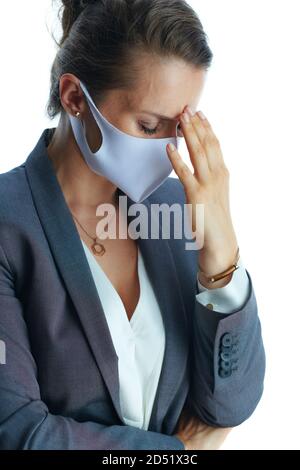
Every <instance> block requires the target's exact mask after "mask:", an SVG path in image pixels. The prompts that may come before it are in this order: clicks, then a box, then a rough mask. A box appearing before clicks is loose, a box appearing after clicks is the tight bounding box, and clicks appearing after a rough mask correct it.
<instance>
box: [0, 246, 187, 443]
mask: <svg viewBox="0 0 300 470" xmlns="http://www.w3.org/2000/svg"><path fill="white" fill-rule="evenodd" d="M0 340H1V345H5V355H6V357H5V361H4V360H2V361H0V450H20V449H51V450H54V449H55V450H56V449H57V450H60V449H68V450H77V449H78V450H79V449H86V450H89V449H96V450H98V449H104V450H105V449H110V450H118V449H120V450H125V449H175V450H177V449H178V450H184V444H183V442H182V441H181V440H180V439H178V438H177V437H175V436H169V435H165V434H161V433H156V432H152V431H146V430H142V429H139V428H136V427H133V426H127V425H113V426H106V425H101V424H99V423H96V422H91V421H89V422H78V421H76V420H75V419H73V418H69V417H65V416H59V415H53V414H51V413H50V412H49V409H48V407H47V405H46V404H45V403H44V402H43V401H42V400H41V396H40V391H39V384H38V381H37V367H36V363H35V360H34V357H33V355H32V353H31V350H30V344H29V339H28V331H27V327H26V323H25V321H24V316H23V311H22V304H21V302H20V300H19V299H18V298H17V297H16V296H15V292H14V282H13V275H12V272H11V270H10V267H9V263H8V260H7V258H6V256H5V254H4V251H3V249H2V248H1V245H0ZM3 351H4V348H2V352H3ZM2 359H4V358H2Z"/></svg>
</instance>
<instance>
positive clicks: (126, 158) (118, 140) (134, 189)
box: [69, 81, 183, 202]
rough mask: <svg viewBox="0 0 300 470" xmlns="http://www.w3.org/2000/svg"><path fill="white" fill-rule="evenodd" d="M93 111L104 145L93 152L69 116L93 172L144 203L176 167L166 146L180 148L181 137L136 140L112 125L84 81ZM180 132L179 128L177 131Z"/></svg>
mask: <svg viewBox="0 0 300 470" xmlns="http://www.w3.org/2000/svg"><path fill="white" fill-rule="evenodd" d="M80 86H81V88H82V91H83V92H84V94H85V96H86V98H87V102H88V105H89V108H90V110H91V112H92V114H93V116H94V118H95V121H96V123H97V125H98V127H99V129H100V131H101V134H102V143H101V146H100V148H99V149H98V150H97V151H96V152H92V151H91V149H90V147H89V145H88V142H87V139H86V134H85V128H84V127H85V126H84V124H83V123H82V121H81V120H80V119H78V118H76V117H74V116H72V115H70V114H69V118H70V121H71V126H72V129H73V133H74V137H75V140H76V142H77V144H78V147H79V148H80V150H81V153H82V155H83V157H84V159H85V161H86V163H87V164H88V166H89V167H90V169H91V170H92V171H94V172H95V173H97V174H99V175H103V176H105V177H106V178H107V179H108V180H110V181H111V182H112V183H114V184H115V185H116V186H117V187H119V188H120V189H121V190H122V191H123V192H124V193H125V194H127V195H128V196H129V197H130V198H131V199H132V200H133V201H134V202H142V201H143V200H144V199H145V198H146V197H148V196H149V195H150V194H151V193H152V192H153V191H155V190H156V189H157V188H158V187H159V186H160V185H161V184H162V183H163V182H164V181H165V180H166V179H167V177H168V176H169V174H170V173H171V171H172V170H173V167H172V165H171V163H170V160H169V157H168V155H167V150H166V145H167V144H168V143H169V142H171V143H173V144H174V145H175V147H177V148H178V146H179V142H180V140H179V139H182V138H183V137H181V136H178V135H177V136H176V137H168V138H163V139H152V138H151V139H150V138H142V137H134V136H132V135H129V134H126V133H125V132H122V131H121V130H120V129H117V128H116V127H114V126H113V125H112V124H111V123H110V122H108V121H107V120H106V119H105V117H104V116H103V115H102V114H101V113H100V111H99V110H98V108H97V107H96V105H95V103H94V101H93V100H92V98H91V96H90V94H89V92H88V90H87V88H86V86H85V85H84V84H83V83H82V82H81V81H80ZM176 130H177V127H176Z"/></svg>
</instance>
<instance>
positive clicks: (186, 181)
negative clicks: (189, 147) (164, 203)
mask: <svg viewBox="0 0 300 470" xmlns="http://www.w3.org/2000/svg"><path fill="white" fill-rule="evenodd" d="M167 154H168V157H169V159H170V161H171V164H172V166H173V168H174V171H175V173H176V175H177V176H178V178H179V179H180V181H181V183H182V184H183V186H184V188H185V189H186V191H189V190H191V189H192V188H193V187H194V185H195V177H194V175H193V173H192V172H191V170H190V169H189V167H188V166H187V165H186V163H185V162H184V161H183V160H182V158H181V156H180V154H179V152H178V150H177V149H176V147H175V146H173V147H172V145H171V146H170V145H169V144H168V145H167Z"/></svg>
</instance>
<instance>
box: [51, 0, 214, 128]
mask: <svg viewBox="0 0 300 470" xmlns="http://www.w3.org/2000/svg"><path fill="white" fill-rule="evenodd" d="M61 3H62V5H61V7H60V9H59V18H60V19H61V21H62V28H63V35H62V38H61V40H60V41H59V43H57V42H56V41H55V42H56V44H57V45H58V46H59V50H58V52H57V54H56V57H55V60H54V62H53V65H52V68H51V79H50V82H51V88H50V96H49V100H48V103H47V114H48V116H49V117H50V119H53V118H54V117H55V116H56V115H57V114H58V113H59V112H64V109H63V107H62V105H61V102H60V97H59V80H60V77H61V75H63V74H64V73H72V74H74V75H76V76H77V77H78V78H79V79H80V80H82V81H83V82H84V83H85V84H86V86H87V88H88V90H89V92H90V94H91V96H92V97H93V99H94V100H100V101H101V100H102V99H103V98H104V96H105V91H106V90H109V89H118V88H119V89H120V88H132V87H134V84H135V81H136V80H137V77H138V68H137V61H135V59H136V57H141V56H142V54H145V53H147V54H151V55H152V56H155V57H158V58H165V57H167V58H174V57H175V58H179V59H182V60H184V61H186V62H187V63H188V64H191V65H193V66H195V67H200V68H203V69H205V70H207V69H208V67H209V66H210V64H211V61H212V57H213V54H212V52H211V50H210V48H209V46H208V43H207V37H206V34H205V32H204V30H203V27H202V24H201V22H200V20H199V18H198V16H197V14H196V13H195V11H194V10H193V9H192V8H191V6H189V5H188V4H187V2H186V1H185V0H61ZM61 11H62V15H61Z"/></svg>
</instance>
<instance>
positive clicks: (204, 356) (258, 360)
mask: <svg viewBox="0 0 300 470" xmlns="http://www.w3.org/2000/svg"><path fill="white" fill-rule="evenodd" d="M246 273H247V276H248V279H249V293H248V297H247V299H246V301H245V302H244V303H243V305H242V306H240V307H239V308H236V309H235V310H234V311H232V312H231V313H229V314H228V313H224V312H218V311H217V310H213V311H212V310H211V309H209V308H208V307H206V306H205V305H203V304H201V303H200V302H199V301H197V299H196V297H195V309H194V312H193V316H192V341H191V343H192V347H191V358H190V390H189V395H188V399H187V406H188V407H189V408H190V411H191V412H192V414H196V415H197V416H198V417H199V418H200V419H202V421H204V422H206V423H207V424H210V425H212V426H220V427H233V426H237V425H239V424H241V423H242V422H243V421H245V420H246V419H247V418H249V417H250V415H251V414H252V413H253V411H254V409H255V408H256V406H257V404H258V402H259V400H260V398H261V396H262V393H263V383H264V375H265V364H266V358H265V350H264V345H263V339H262V335H261V324H260V320H259V316H258V308H257V301H256V297H255V292H254V288H253V284H252V279H251V276H250V274H249V272H248V271H247V270H246ZM195 289H196V292H197V281H196V283H195Z"/></svg>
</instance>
